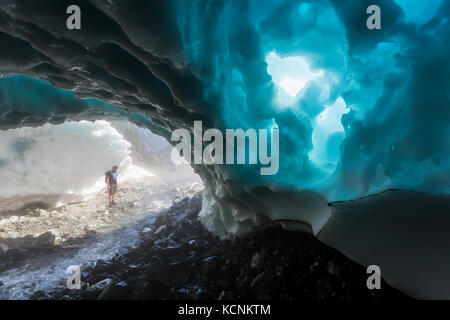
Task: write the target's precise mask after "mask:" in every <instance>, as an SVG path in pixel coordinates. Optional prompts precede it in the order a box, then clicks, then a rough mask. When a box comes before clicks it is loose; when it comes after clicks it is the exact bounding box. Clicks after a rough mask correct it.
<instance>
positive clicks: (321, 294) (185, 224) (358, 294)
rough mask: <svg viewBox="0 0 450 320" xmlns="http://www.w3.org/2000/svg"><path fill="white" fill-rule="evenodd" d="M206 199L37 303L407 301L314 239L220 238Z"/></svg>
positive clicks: (160, 220) (281, 234)
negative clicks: (371, 286)
mask: <svg viewBox="0 0 450 320" xmlns="http://www.w3.org/2000/svg"><path fill="white" fill-rule="evenodd" d="M200 209H201V195H200V194H199V195H197V196H195V197H191V198H185V199H183V200H182V201H180V202H178V203H176V204H174V205H173V206H172V207H171V208H170V209H169V210H167V211H166V212H164V213H162V214H160V215H159V216H158V217H157V219H156V220H155V222H154V224H152V225H147V226H145V228H144V229H143V230H144V231H143V232H142V233H141V242H140V245H139V246H138V247H137V248H136V249H133V250H131V251H129V252H128V253H126V254H123V255H116V257H115V258H114V259H112V260H109V261H106V260H99V261H97V263H96V264H95V265H93V266H89V267H87V268H85V269H83V272H82V281H83V288H82V289H81V290H69V289H65V290H57V289H55V290H49V291H38V292H35V293H34V294H33V296H32V299H38V300H46V299H86V300H91V299H100V300H102V299H218V300H228V299H233V300H234V299H280V300H296V299H300V300H322V299H331V300H350V299H364V300H365V299H369V300H373V299H375V300H379V299H398V298H401V299H403V298H407V297H406V296H405V295H403V294H402V293H400V292H399V291H397V290H395V289H393V288H391V287H390V286H389V285H387V284H386V283H384V282H383V283H382V289H381V290H374V291H370V290H368V289H367V287H366V279H367V274H366V270H365V268H363V267H362V266H360V265H357V264H355V263H353V262H351V261H350V260H349V259H347V258H346V257H345V256H343V255H342V254H340V253H338V252H337V251H335V250H334V249H331V248H329V247H327V246H325V245H323V244H322V243H320V242H319V241H317V240H316V239H315V238H314V237H312V236H310V235H307V234H304V233H299V232H289V231H286V230H283V229H281V228H271V229H266V230H264V231H261V232H260V233H258V234H254V235H252V236H251V237H249V238H245V239H244V238H242V239H238V238H236V239H233V240H224V241H223V240H219V239H218V238H216V237H214V236H213V235H211V234H210V233H209V232H207V231H206V230H205V229H204V228H203V226H202V225H201V224H200V223H199V222H198V219H197V217H198V212H199V210H200Z"/></svg>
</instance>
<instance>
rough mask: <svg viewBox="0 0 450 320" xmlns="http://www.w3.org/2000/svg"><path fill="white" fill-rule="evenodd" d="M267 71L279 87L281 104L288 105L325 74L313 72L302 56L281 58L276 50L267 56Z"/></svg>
mask: <svg viewBox="0 0 450 320" xmlns="http://www.w3.org/2000/svg"><path fill="white" fill-rule="evenodd" d="M266 62H267V65H268V67H267V71H268V73H269V74H270V75H271V76H272V80H273V82H274V83H275V84H276V86H277V87H278V90H277V96H276V100H277V103H278V104H279V105H282V106H286V105H288V104H291V103H293V102H295V101H296V100H298V99H299V98H301V96H302V94H303V91H302V89H304V88H305V86H306V85H307V84H308V82H309V81H311V80H316V79H319V78H321V77H322V76H323V71H322V70H320V71H318V72H313V71H311V70H310V67H309V65H308V64H307V62H306V61H305V60H304V59H303V58H302V57H286V58H281V57H279V56H278V55H277V54H276V53H275V52H271V53H269V54H268V55H267V57H266Z"/></svg>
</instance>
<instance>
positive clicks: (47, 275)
mask: <svg viewBox="0 0 450 320" xmlns="http://www.w3.org/2000/svg"><path fill="white" fill-rule="evenodd" d="M180 176H181V175H179V177H180ZM191 178H192V177H191ZM194 179H195V178H194ZM187 180H190V181H187ZM187 180H184V181H183V182H181V181H178V182H177V183H175V182H174V181H173V180H171V179H167V180H166V179H164V183H163V182H161V181H162V180H159V182H153V184H152V187H151V188H150V189H149V190H148V192H147V193H146V194H144V195H142V198H141V201H142V204H143V205H142V206H141V208H142V209H140V211H136V212H134V213H130V212H121V210H120V209H114V210H115V211H117V212H116V213H115V214H116V216H117V217H116V219H115V220H114V223H113V224H112V225H111V226H108V227H105V228H103V229H100V230H98V232H97V234H96V236H94V237H92V238H90V239H88V240H87V241H85V242H84V243H83V244H82V245H81V246H80V247H79V248H67V249H61V250H58V251H53V252H50V253H44V254H39V255H36V256H33V257H30V258H29V259H27V260H25V261H24V262H22V263H21V265H19V266H14V268H13V269H9V270H6V271H4V272H2V273H0V299H8V300H9V299H15V300H25V299H29V298H30V296H31V295H32V294H33V293H34V292H36V291H38V290H52V289H55V288H63V289H65V288H66V280H67V278H68V277H69V276H70V275H71V273H68V268H69V267H70V266H81V265H83V264H86V265H94V264H95V262H96V261H97V260H100V259H106V260H107V259H111V258H113V257H114V256H115V255H116V254H119V255H121V254H124V253H125V252H127V251H128V250H130V249H132V248H135V247H136V246H137V245H138V243H139V238H140V233H141V232H147V231H148V230H146V229H145V228H146V227H148V226H149V225H150V224H152V223H153V221H154V219H155V217H156V216H157V215H158V212H161V211H164V210H166V209H168V208H169V207H170V206H171V205H172V204H173V202H175V201H177V200H179V199H181V198H183V197H189V196H191V195H193V194H195V193H196V192H198V191H199V190H201V189H202V186H201V184H200V183H198V182H192V180H191V179H187ZM119 201H120V199H119ZM112 211H113V210H112ZM110 214H112V213H110ZM81 280H83V279H81ZM2 283H3V284H2Z"/></svg>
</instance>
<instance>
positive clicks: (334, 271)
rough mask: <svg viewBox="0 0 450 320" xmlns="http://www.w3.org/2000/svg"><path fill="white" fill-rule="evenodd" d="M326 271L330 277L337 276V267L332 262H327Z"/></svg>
mask: <svg viewBox="0 0 450 320" xmlns="http://www.w3.org/2000/svg"><path fill="white" fill-rule="evenodd" d="M327 270H328V273H329V274H331V275H336V276H338V275H339V267H338V266H336V265H335V264H334V263H333V262H332V261H330V262H328V266H327Z"/></svg>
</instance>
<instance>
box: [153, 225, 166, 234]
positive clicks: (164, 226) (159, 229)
mask: <svg viewBox="0 0 450 320" xmlns="http://www.w3.org/2000/svg"><path fill="white" fill-rule="evenodd" d="M166 229H167V226H166V225H165V224H163V225H162V226H160V227H159V228H158V229H156V231H155V232H154V235H158V234H160V233H161V232H163V231H165V230H166Z"/></svg>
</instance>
